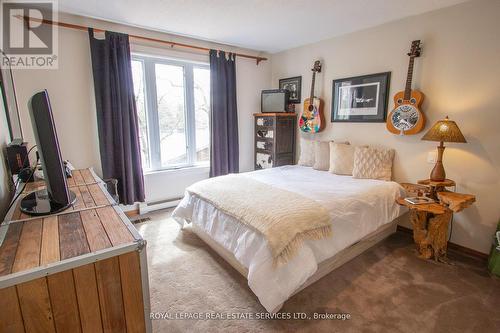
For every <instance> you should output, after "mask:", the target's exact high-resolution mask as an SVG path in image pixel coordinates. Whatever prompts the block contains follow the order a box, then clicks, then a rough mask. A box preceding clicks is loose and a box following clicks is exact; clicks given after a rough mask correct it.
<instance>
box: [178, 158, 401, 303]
mask: <svg viewBox="0 0 500 333" xmlns="http://www.w3.org/2000/svg"><path fill="white" fill-rule="evenodd" d="M245 175H246V176H248V177H251V178H254V179H256V180H259V181H261V182H264V183H267V184H270V185H273V186H276V187H279V188H281V189H285V190H288V191H292V192H295V193H298V194H300V195H303V196H306V197H308V198H310V199H313V200H315V201H316V202H317V203H318V204H319V205H323V206H324V207H325V208H326V209H328V211H329V213H330V217H331V223H332V231H333V236H332V237H331V238H328V239H322V240H314V241H306V243H305V244H304V246H302V248H301V249H300V251H298V253H297V255H296V256H295V257H294V258H293V259H291V260H290V261H289V262H288V263H287V264H286V265H282V266H279V267H278V268H273V260H272V257H271V252H270V251H269V249H268V247H267V244H266V241H265V239H264V238H263V237H262V236H261V235H260V234H258V233H257V232H255V231H253V230H251V229H249V228H248V227H246V226H245V225H243V224H242V223H239V222H238V221H237V220H236V219H235V218H233V217H231V216H228V215H226V214H224V213H222V212H220V211H218V210H217V209H216V208H215V207H214V206H212V205H211V204H209V203H207V202H205V201H203V200H202V199H199V198H197V197H195V196H191V195H189V194H188V193H186V195H185V196H184V198H183V199H182V201H181V202H180V203H179V205H178V206H177V208H176V209H175V210H174V212H173V217H174V218H175V219H176V220H177V221H178V222H179V223H181V226H182V225H183V224H184V222H191V223H193V224H195V225H196V226H197V227H198V228H200V229H202V230H204V231H205V232H206V233H207V234H209V235H210V236H211V237H212V238H213V239H214V240H215V241H216V242H217V243H219V244H220V245H222V246H223V247H224V248H225V249H227V250H229V251H230V252H231V253H233V254H234V256H235V257H236V259H237V260H238V261H239V262H240V264H242V265H243V266H244V267H246V268H248V276H247V279H248V285H249V286H250V288H251V289H252V291H253V292H254V293H255V295H257V297H258V298H259V301H260V303H261V304H262V305H263V306H264V307H265V308H266V310H267V311H269V312H273V311H277V310H279V309H280V308H281V306H282V304H283V303H284V302H285V301H286V300H287V299H288V298H289V297H290V296H291V295H292V294H293V293H294V292H295V291H296V290H297V289H298V288H299V287H300V286H301V285H302V284H303V283H304V282H305V281H306V280H307V279H308V278H309V277H310V276H311V275H313V274H314V273H315V272H316V269H317V267H318V263H320V262H322V261H323V260H325V259H328V258H330V257H332V256H334V255H335V254H336V253H337V252H339V251H341V250H343V249H345V248H346V247H348V246H350V245H352V244H354V243H356V242H357V241H359V240H360V239H362V238H363V237H365V236H366V235H368V234H369V233H371V232H373V231H375V230H376V229H377V228H379V227H380V226H382V225H383V224H385V223H389V222H391V221H392V220H394V219H395V218H397V217H398V216H400V215H401V214H402V213H403V212H404V210H403V208H401V207H400V206H399V205H397V204H396V203H395V200H396V198H398V197H399V196H402V195H403V193H404V190H403V188H402V187H401V186H399V185H398V184H397V183H395V182H386V181H380V180H371V179H354V178H352V177H351V176H337V175H334V174H331V173H329V172H326V171H317V170H313V169H312V168H309V167H302V166H284V167H279V168H273V169H265V170H259V171H254V172H249V173H246V174H245ZM255 195H258V193H255ZM279 204H280V203H279V202H278V201H277V202H276V205H279ZM255 209H259V207H255ZM311 209H314V207H311Z"/></svg>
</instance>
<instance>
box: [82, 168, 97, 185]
mask: <svg viewBox="0 0 500 333" xmlns="http://www.w3.org/2000/svg"><path fill="white" fill-rule="evenodd" d="M80 173H81V174H82V177H83V180H84V181H85V184H92V183H95V182H96V179H95V178H94V176H93V175H92V172H90V169H82V170H80Z"/></svg>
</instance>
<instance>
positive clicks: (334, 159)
mask: <svg viewBox="0 0 500 333" xmlns="http://www.w3.org/2000/svg"><path fill="white" fill-rule="evenodd" d="M355 147H356V146H351V145H350V144H348V143H336V142H330V147H329V148H330V168H329V169H328V171H329V172H331V173H334V174H336V175H349V176H352V169H353V167H354V149H355Z"/></svg>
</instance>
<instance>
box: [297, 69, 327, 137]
mask: <svg viewBox="0 0 500 333" xmlns="http://www.w3.org/2000/svg"><path fill="white" fill-rule="evenodd" d="M311 70H312V71H313V76H312V83H311V95H310V97H309V98H306V99H305V100H304V108H303V110H302V112H301V113H300V118H299V127H300V129H301V130H302V131H303V132H306V133H317V132H319V131H321V130H322V129H323V126H324V123H325V121H324V118H323V101H322V100H321V99H320V98H318V97H315V96H314V82H315V80H316V73H321V63H320V61H319V60H316V61H315V62H314V67H313V68H312V69H311Z"/></svg>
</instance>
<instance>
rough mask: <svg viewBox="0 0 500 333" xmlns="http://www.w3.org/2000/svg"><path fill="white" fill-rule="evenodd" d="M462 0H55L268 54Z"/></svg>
mask: <svg viewBox="0 0 500 333" xmlns="http://www.w3.org/2000/svg"><path fill="white" fill-rule="evenodd" d="M464 1H466V0H142V1H139V0H85V1H82V0H59V10H60V11H62V12H67V13H71V14H76V15H82V16H89V17H93V18H98V19H103V20H107V21H111V22H116V23H123V24H127V25H132V26H137V27H142V28H147V29H151V30H158V31H163V32H168V33H174V34H179V35H183V36H189V37H194V38H199V39H204V40H209V41H213V42H219V43H223V44H229V45H234V46H240V47H244V48H249V49H253V50H259V51H266V52H270V53H275V52H279V51H282V50H286V49H290V48H293V47H297V46H301V45H305V44H309V43H313V42H316V41H319V40H323V39H327V38H331V37H335V36H339V35H342V34H346V33H349V32H353V31H357V30H361V29H365V28H368V27H372V26H376V25H379V24H383V23H386V22H389V21H394V20H398V19H401V18H404V17H407V16H412V15H417V14H421V13H424V12H428V11H432V10H436V9H439V8H443V7H447V6H451V5H455V4H458V3H461V2H464Z"/></svg>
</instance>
